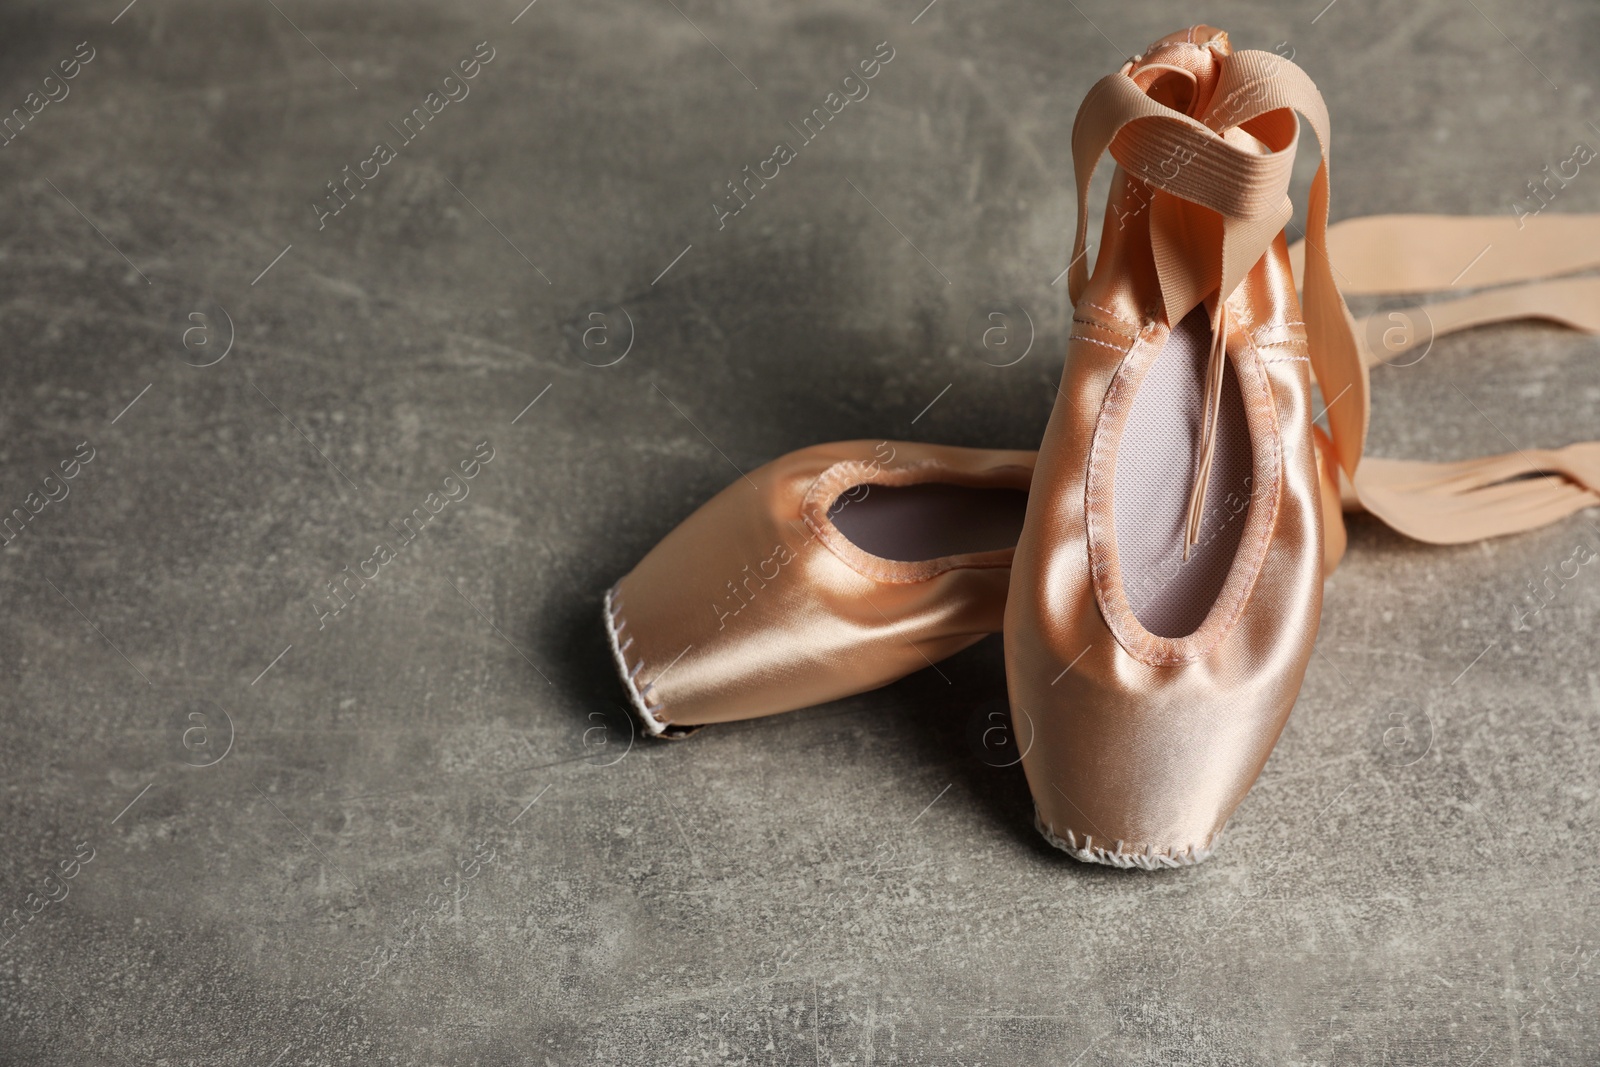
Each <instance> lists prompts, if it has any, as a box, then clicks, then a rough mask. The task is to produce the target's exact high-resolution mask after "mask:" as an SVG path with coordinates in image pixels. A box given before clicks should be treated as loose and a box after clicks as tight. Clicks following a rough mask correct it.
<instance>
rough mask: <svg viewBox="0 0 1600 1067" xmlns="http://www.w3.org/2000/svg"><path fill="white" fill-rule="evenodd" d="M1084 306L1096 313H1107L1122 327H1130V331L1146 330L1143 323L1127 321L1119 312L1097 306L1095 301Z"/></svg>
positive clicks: (1089, 301) (1086, 301)
mask: <svg viewBox="0 0 1600 1067" xmlns="http://www.w3.org/2000/svg"><path fill="white" fill-rule="evenodd" d="M1083 304H1084V306H1085V307H1092V308H1094V309H1095V310H1096V311H1103V312H1105V313H1106V314H1107V315H1110V316H1111V318H1112V319H1113V320H1115V321H1117V322H1120V323H1122V325H1124V326H1126V327H1128V328H1129V329H1130V330H1138V331H1142V330H1143V329H1144V325H1143V324H1142V323H1137V322H1133V321H1131V320H1129V319H1125V318H1123V317H1122V316H1121V315H1119V314H1118V313H1117V312H1115V311H1112V310H1111V309H1110V308H1108V307H1101V306H1100V305H1099V304H1096V303H1095V302H1094V301H1093V300H1085V301H1084V302H1083Z"/></svg>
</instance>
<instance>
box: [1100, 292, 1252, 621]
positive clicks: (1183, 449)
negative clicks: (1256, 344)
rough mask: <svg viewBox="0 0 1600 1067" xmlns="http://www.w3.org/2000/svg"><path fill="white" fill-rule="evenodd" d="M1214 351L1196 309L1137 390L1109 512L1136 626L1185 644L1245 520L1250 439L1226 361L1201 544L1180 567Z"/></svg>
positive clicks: (1223, 574) (1218, 587)
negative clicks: (1209, 361)
mask: <svg viewBox="0 0 1600 1067" xmlns="http://www.w3.org/2000/svg"><path fill="white" fill-rule="evenodd" d="M1210 348H1211V323H1210V320H1209V319H1208V317H1207V315H1206V312H1205V310H1204V309H1203V308H1195V309H1194V310H1193V311H1191V312H1190V313H1189V314H1188V316H1186V317H1185V318H1184V320H1183V321H1182V322H1180V323H1179V324H1178V325H1177V327H1176V328H1174V329H1173V331H1172V334H1171V336H1170V337H1169V338H1168V340H1167V343H1166V346H1165V347H1163V348H1162V350H1161V352H1160V354H1159V355H1157V356H1156V359H1155V362H1154V364H1153V365H1152V366H1151V367H1150V370H1149V372H1148V373H1147V374H1146V375H1145V378H1144V381H1142V382H1141V383H1140V384H1139V387H1138V392H1136V393H1135V394H1134V398H1133V408H1132V410H1131V411H1130V412H1129V414H1128V422H1127V425H1126V426H1125V427H1124V429H1123V433H1122V440H1121V441H1120V442H1119V443H1118V445H1117V469H1116V484H1115V490H1114V495H1113V498H1112V499H1113V505H1112V507H1113V511H1114V513H1115V520H1116V522H1115V525H1116V536H1117V556H1118V559H1119V560H1120V561H1121V564H1122V584H1123V588H1124V589H1125V591H1126V593H1127V596H1128V603H1129V605H1130V606H1131V607H1132V609H1133V614H1134V616H1135V617H1136V618H1137V619H1138V620H1139V623H1140V624H1141V625H1142V626H1143V627H1144V628H1145V629H1146V630H1148V631H1150V632H1151V633H1153V634H1156V635H1157V636H1159V637H1187V636H1188V635H1189V634H1192V633H1194V632H1195V631H1196V630H1198V629H1199V628H1200V624H1201V623H1203V622H1204V621H1205V617H1206V613H1207V612H1209V611H1210V610H1211V605H1212V604H1214V603H1215V602H1216V599H1217V595H1218V594H1219V593H1220V592H1221V591H1222V585H1223V582H1224V581H1226V580H1227V577H1228V571H1229V569H1230V568H1231V567H1232V565H1233V557H1234V554H1235V553H1236V552H1237V551H1238V548H1239V537H1240V535H1241V534H1242V533H1243V532H1244V524H1245V517H1246V515H1247V514H1248V512H1249V503H1250V489H1251V483H1250V470H1251V456H1250V431H1249V427H1248V424H1247V423H1246V422H1245V415H1244V398H1243V396H1242V395H1241V394H1240V392H1239V379H1238V376H1237V375H1236V374H1235V373H1234V370H1233V363H1232V361H1231V360H1230V361H1228V363H1227V366H1226V370H1225V373H1224V375H1223V380H1222V403H1221V407H1220V411H1219V418H1218V423H1217V439H1216V452H1215V453H1214V455H1213V458H1212V462H1211V477H1210V481H1209V484H1208V486H1207V489H1206V503H1205V512H1204V517H1203V519H1202V521H1201V526H1200V540H1199V543H1198V544H1196V545H1195V546H1194V548H1192V549H1191V550H1190V552H1189V559H1188V560H1187V561H1185V560H1184V558H1183V541H1184V532H1185V526H1186V525H1187V522H1188V514H1189V493H1190V490H1191V487H1192V486H1193V484H1194V476H1195V469H1196V465H1197V463H1198V462H1199V453H1200V424H1201V421H1202V418H1203V406H1204V402H1205V381H1206V359H1207V357H1208V355H1209V353H1210Z"/></svg>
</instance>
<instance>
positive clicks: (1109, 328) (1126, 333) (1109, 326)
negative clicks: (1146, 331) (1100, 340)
mask: <svg viewBox="0 0 1600 1067" xmlns="http://www.w3.org/2000/svg"><path fill="white" fill-rule="evenodd" d="M1072 321H1073V322H1076V323H1078V324H1079V325H1082V326H1093V327H1094V328H1095V329H1097V330H1105V331H1106V332H1107V333H1115V334H1121V335H1122V336H1123V337H1127V338H1130V339H1132V340H1138V338H1139V331H1137V330H1135V329H1133V328H1132V327H1129V326H1127V324H1126V323H1124V322H1122V320H1121V319H1118V320H1117V322H1116V323H1115V324H1113V323H1109V322H1101V321H1100V320H1099V319H1085V318H1079V317H1078V316H1076V315H1074V316H1073V317H1072ZM1119 326H1121V327H1124V328H1123V329H1118V327H1119Z"/></svg>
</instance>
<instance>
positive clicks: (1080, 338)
mask: <svg viewBox="0 0 1600 1067" xmlns="http://www.w3.org/2000/svg"><path fill="white" fill-rule="evenodd" d="M1071 339H1072V340H1074V341H1087V342H1089V343H1090V344H1092V345H1099V346H1100V347H1101V348H1109V349H1111V351H1113V352H1121V353H1122V354H1123V355H1127V354H1128V348H1123V347H1121V346H1120V345H1114V344H1112V343H1111V342H1109V341H1097V340H1095V339H1094V338H1093V337H1085V336H1084V335H1083V334H1081V333H1075V334H1073V335H1072V338H1071ZM1135 340H1138V338H1135ZM1128 347H1129V348H1132V347H1133V346H1132V345H1129V346H1128Z"/></svg>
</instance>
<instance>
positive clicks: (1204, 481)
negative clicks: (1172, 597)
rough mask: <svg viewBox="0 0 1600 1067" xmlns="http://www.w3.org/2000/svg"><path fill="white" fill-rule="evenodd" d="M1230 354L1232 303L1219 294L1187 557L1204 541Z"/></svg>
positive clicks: (1191, 496) (1185, 542) (1185, 541)
mask: <svg viewBox="0 0 1600 1067" xmlns="http://www.w3.org/2000/svg"><path fill="white" fill-rule="evenodd" d="M1227 358H1228V303H1227V301H1225V300H1223V299H1222V294H1221V293H1218V294H1217V310H1216V312H1215V313H1214V314H1213V315H1212V316H1211V354H1210V355H1209V356H1208V357H1207V359H1206V394H1205V404H1204V414H1203V415H1202V417H1201V422H1200V456H1199V463H1198V465H1197V466H1196V467H1195V472H1194V485H1193V486H1192V487H1191V488H1190V490H1189V523H1188V526H1187V527H1186V530H1185V533H1184V536H1183V559H1184V562H1185V563H1187V562H1188V561H1189V550H1190V549H1191V548H1193V547H1194V546H1195V545H1197V544H1199V543H1200V521H1201V518H1202V517H1203V516H1204V515H1205V508H1206V490H1207V489H1208V488H1209V487H1210V484H1211V461H1212V459H1213V457H1215V456H1216V453H1217V422H1218V421H1219V419H1220V417H1221V414H1222V375H1223V372H1224V370H1225V369H1226V368H1225V363H1226V360H1227Z"/></svg>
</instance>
